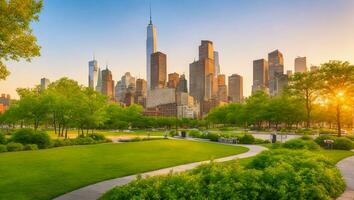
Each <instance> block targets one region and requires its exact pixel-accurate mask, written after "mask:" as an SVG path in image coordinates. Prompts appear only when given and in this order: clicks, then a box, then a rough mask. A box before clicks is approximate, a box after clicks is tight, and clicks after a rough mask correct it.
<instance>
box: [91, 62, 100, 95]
mask: <svg viewBox="0 0 354 200" xmlns="http://www.w3.org/2000/svg"><path fill="white" fill-rule="evenodd" d="M88 65H89V77H88V86H89V88H91V89H93V90H94V89H95V88H96V87H97V81H98V70H99V69H98V62H97V60H95V59H93V60H91V61H89V63H88Z"/></svg>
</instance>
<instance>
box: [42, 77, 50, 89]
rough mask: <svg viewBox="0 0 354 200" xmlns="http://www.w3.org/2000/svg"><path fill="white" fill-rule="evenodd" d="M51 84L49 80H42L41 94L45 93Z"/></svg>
mask: <svg viewBox="0 0 354 200" xmlns="http://www.w3.org/2000/svg"><path fill="white" fill-rule="evenodd" d="M49 84H50V80H49V79H47V78H41V85H40V88H41V89H40V90H41V92H43V91H44V90H46V89H47V88H48V86H49Z"/></svg>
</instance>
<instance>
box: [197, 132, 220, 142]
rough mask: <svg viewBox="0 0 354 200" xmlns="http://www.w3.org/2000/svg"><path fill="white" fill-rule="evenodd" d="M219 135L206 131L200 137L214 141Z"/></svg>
mask: <svg viewBox="0 0 354 200" xmlns="http://www.w3.org/2000/svg"><path fill="white" fill-rule="evenodd" d="M219 137H220V136H219V135H218V134H216V133H210V132H209V133H206V134H202V135H201V138H203V139H209V140H210V141H214V142H217V141H218V140H219Z"/></svg>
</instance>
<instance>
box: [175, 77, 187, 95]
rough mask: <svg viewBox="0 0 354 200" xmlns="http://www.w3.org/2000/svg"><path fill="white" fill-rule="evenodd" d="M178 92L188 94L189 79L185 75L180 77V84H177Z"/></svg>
mask: <svg viewBox="0 0 354 200" xmlns="http://www.w3.org/2000/svg"><path fill="white" fill-rule="evenodd" d="M177 91H178V92H185V93H188V87H187V79H186V76H185V75H184V74H182V75H181V76H180V77H179V81H178V84H177Z"/></svg>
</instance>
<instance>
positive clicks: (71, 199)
mask: <svg viewBox="0 0 354 200" xmlns="http://www.w3.org/2000/svg"><path fill="white" fill-rule="evenodd" d="M227 145H233V146H242V147H246V148H248V149H249V151H247V152H246V153H241V154H237V155H233V156H227V157H223V158H218V159H215V160H214V162H225V161H230V160H234V159H236V158H247V157H252V156H255V155H257V154H259V153H260V152H262V151H264V150H267V148H265V147H263V146H259V145H234V144H227ZM209 162H210V161H209V160H206V161H200V162H194V163H189V164H184V165H178V166H175V167H169V168H164V169H159V170H155V171H151V172H145V173H142V174H141V175H142V177H147V176H157V175H163V174H168V173H169V172H171V171H173V172H183V171H186V170H190V169H193V168H195V167H197V166H199V165H201V164H205V163H209ZM136 176H137V175H131V176H124V177H120V178H115V179H110V180H106V181H102V182H98V183H95V184H92V185H88V186H86V187H82V188H80V189H77V190H74V191H72V192H69V193H66V194H63V195H61V196H59V197H57V198H55V199H54V200H96V199H98V198H99V197H101V196H102V195H103V194H104V193H105V192H107V191H109V190H110V189H112V188H114V187H115V186H121V185H125V184H127V183H129V182H131V181H133V180H135V179H136Z"/></svg>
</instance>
